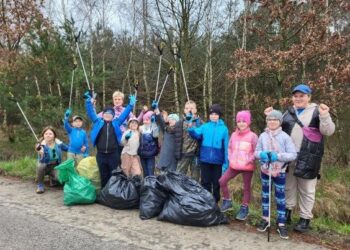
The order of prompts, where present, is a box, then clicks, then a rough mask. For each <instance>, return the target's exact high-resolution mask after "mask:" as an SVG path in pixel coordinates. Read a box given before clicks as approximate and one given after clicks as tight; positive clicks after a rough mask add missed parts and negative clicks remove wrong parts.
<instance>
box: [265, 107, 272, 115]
mask: <svg viewBox="0 0 350 250" xmlns="http://www.w3.org/2000/svg"><path fill="white" fill-rule="evenodd" d="M272 110H273V107H268V108H266V109H265V110H264V114H265V115H266V116H267V115H269V114H270V113H271V112H272Z"/></svg>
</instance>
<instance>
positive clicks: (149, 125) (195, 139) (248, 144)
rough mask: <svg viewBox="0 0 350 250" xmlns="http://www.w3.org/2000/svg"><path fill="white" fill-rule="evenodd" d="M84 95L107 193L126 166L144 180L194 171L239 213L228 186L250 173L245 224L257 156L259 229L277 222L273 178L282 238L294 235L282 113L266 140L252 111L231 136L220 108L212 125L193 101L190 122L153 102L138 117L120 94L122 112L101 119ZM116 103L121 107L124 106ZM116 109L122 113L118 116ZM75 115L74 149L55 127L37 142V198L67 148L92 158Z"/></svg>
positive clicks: (187, 112) (271, 120)
mask: <svg viewBox="0 0 350 250" xmlns="http://www.w3.org/2000/svg"><path fill="white" fill-rule="evenodd" d="M84 97H85V99H86V100H85V107H86V112H87V115H88V117H89V119H90V120H91V122H92V123H93V127H92V129H91V131H90V138H91V144H92V145H93V146H94V147H96V149H97V154H96V161H97V164H98V168H99V170H100V176H101V187H102V188H103V187H104V186H105V185H106V184H107V182H108V180H109V178H110V177H111V173H112V171H113V170H114V169H116V168H117V167H121V169H122V170H123V172H124V173H125V174H126V175H127V176H128V177H132V176H135V175H141V174H142V173H143V175H144V176H151V175H154V169H155V166H156V167H157V168H159V169H160V170H161V171H166V170H171V171H178V172H181V173H183V174H187V173H188V171H189V172H190V175H191V177H192V178H194V179H195V180H197V181H200V183H201V185H202V186H203V187H204V188H205V189H207V190H208V191H209V192H211V193H212V194H213V196H214V198H215V200H216V202H219V201H220V189H221V191H222V194H223V199H222V205H221V210H222V212H225V211H227V210H229V209H231V208H232V200H231V195H230V192H229V189H228V182H229V181H230V180H231V179H233V178H234V177H236V176H237V175H239V174H242V176H243V201H242V203H241V207H240V210H239V212H238V214H237V216H236V219H238V220H245V219H246V218H247V216H248V213H249V202H250V197H251V182H252V177H253V172H254V170H255V168H256V165H255V161H256V159H257V160H259V161H260V163H261V183H262V211H263V219H262V221H261V223H260V225H259V226H258V230H259V231H262V232H263V231H265V230H266V229H267V228H268V226H269V225H270V224H269V221H268V220H269V198H270V197H271V194H270V189H269V185H270V182H269V177H270V175H271V180H272V184H273V187H274V190H275V199H276V204H277V214H278V218H277V231H278V232H279V234H280V236H281V238H285V239H287V238H288V233H287V229H286V226H285V221H286V216H285V179H286V176H285V171H286V166H287V164H288V162H291V161H293V160H294V159H295V158H296V156H297V153H296V149H295V146H294V144H293V142H292V140H291V138H290V137H289V136H288V135H287V134H286V133H285V132H283V131H282V129H281V123H282V113H281V112H280V111H277V110H273V111H272V112H270V113H269V114H268V116H267V117H266V123H267V126H266V129H265V131H264V132H263V133H262V134H261V135H260V137H259V138H258V136H257V135H256V134H255V133H254V132H252V131H251V130H250V125H251V121H252V118H251V113H250V112H249V111H246V110H243V111H240V112H238V113H237V115H236V129H235V131H234V132H233V133H232V135H231V137H230V138H229V129H228V128H227V126H226V125H225V123H224V121H223V120H222V109H221V107H220V105H218V104H213V105H212V106H211V107H210V110H209V121H208V122H206V123H203V122H202V121H201V119H200V118H199V117H198V115H197V109H196V103H195V102H193V101H188V102H186V104H185V107H184V114H183V116H182V117H179V116H178V115H177V114H169V115H168V114H167V113H166V112H165V111H162V112H161V111H160V109H159V107H158V103H157V102H155V101H154V102H153V103H152V105H151V108H152V110H153V111H151V110H149V109H148V107H146V106H144V108H143V110H142V112H141V114H140V115H139V117H138V118H136V117H134V116H133V115H132V113H131V111H132V109H133V107H134V105H135V103H136V98H135V96H133V95H131V96H130V97H129V99H130V100H129V104H128V105H127V107H125V108H123V107H122V108H120V106H122V103H123V99H124V96H123V94H122V93H121V92H119V91H117V92H115V93H114V94H113V100H114V104H115V107H106V108H105V109H104V110H103V112H101V113H100V114H97V113H96V110H95V106H94V98H93V97H92V95H91V93H90V92H86V93H85V95H84ZM120 98H121V99H122V101H121V104H120V100H119V99H120ZM118 100H119V101H118ZM116 102H119V104H120V105H119V107H118V106H117V105H116ZM116 111H118V112H119V114H118V115H117V116H116ZM70 115H71V112H70V110H68V111H66V113H65V120H64V127H65V129H66V131H67V133H68V135H69V141H70V143H69V146H67V145H65V144H64V143H62V142H61V141H59V140H58V139H57V138H56V132H55V130H54V129H53V128H52V127H47V128H45V129H44V130H43V133H42V139H41V140H40V143H39V144H37V145H36V150H37V151H38V152H39V164H38V168H37V171H38V174H37V177H38V188H37V193H43V192H44V185H43V179H44V175H45V174H50V176H51V177H52V179H53V180H54V179H55V178H54V177H55V176H54V170H53V167H54V166H57V165H58V164H59V163H60V162H61V151H62V150H64V151H67V150H68V154H67V157H68V158H74V159H75V160H77V161H79V160H80V159H82V158H83V157H85V156H87V155H88V154H89V146H88V140H87V134H86V131H85V130H84V129H82V125H83V119H82V118H81V117H80V116H74V117H73V121H72V126H70V125H69V122H68V119H69V117H70ZM141 123H142V125H141ZM157 155H159V157H158V161H157V163H156V156H157Z"/></svg>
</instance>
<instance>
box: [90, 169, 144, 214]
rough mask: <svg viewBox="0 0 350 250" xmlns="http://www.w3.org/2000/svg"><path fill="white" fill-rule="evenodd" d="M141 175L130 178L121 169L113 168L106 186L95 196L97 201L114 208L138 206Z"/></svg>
mask: <svg viewBox="0 0 350 250" xmlns="http://www.w3.org/2000/svg"><path fill="white" fill-rule="evenodd" d="M140 186H141V177H140V176H134V177H132V178H131V179H128V177H127V176H126V175H125V174H124V173H123V171H122V170H121V169H117V170H114V171H113V172H112V176H111V178H110V179H109V181H108V182H107V184H106V186H104V188H102V190H101V192H100V193H99V195H98V196H97V202H98V203H101V204H103V205H106V206H108V207H111V208H115V209H132V208H138V207H139V203H140Z"/></svg>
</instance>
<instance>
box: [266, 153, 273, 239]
mask: <svg viewBox="0 0 350 250" xmlns="http://www.w3.org/2000/svg"><path fill="white" fill-rule="evenodd" d="M267 155H268V157H269V161H268V163H267V164H268V165H267V166H268V169H269V221H268V223H269V224H268V227H267V242H270V232H271V196H272V195H271V189H272V188H271V174H272V168H271V152H268V153H267Z"/></svg>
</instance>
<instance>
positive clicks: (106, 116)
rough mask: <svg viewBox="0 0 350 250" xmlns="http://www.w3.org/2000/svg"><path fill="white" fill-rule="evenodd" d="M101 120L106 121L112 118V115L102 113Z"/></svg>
mask: <svg viewBox="0 0 350 250" xmlns="http://www.w3.org/2000/svg"><path fill="white" fill-rule="evenodd" d="M103 120H105V121H106V122H110V121H112V120H113V115H112V114H110V113H103Z"/></svg>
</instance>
